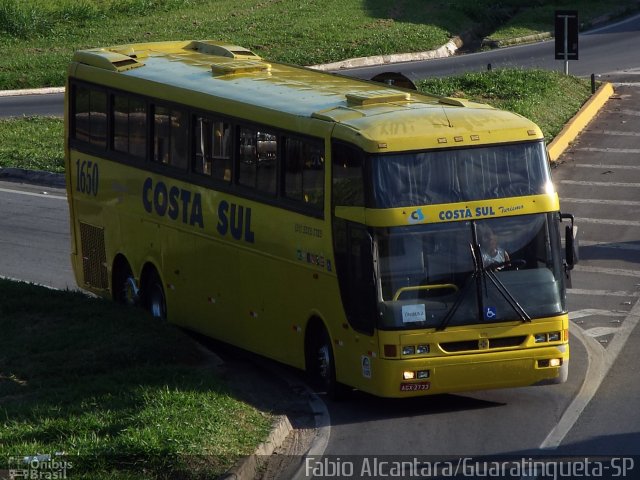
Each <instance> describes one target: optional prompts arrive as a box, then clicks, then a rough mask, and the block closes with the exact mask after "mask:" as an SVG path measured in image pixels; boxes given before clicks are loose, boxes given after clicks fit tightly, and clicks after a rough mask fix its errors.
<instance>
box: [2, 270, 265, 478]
mask: <svg viewBox="0 0 640 480" xmlns="http://www.w3.org/2000/svg"><path fill="white" fill-rule="evenodd" d="M0 299H1V300H0V331H2V336H0V352H1V353H0V357H1V362H0V365H1V367H0V422H1V423H0V425H1V428H0V469H2V468H3V464H4V462H6V461H7V458H8V457H9V456H12V455H15V456H20V457H22V456H25V455H35V454H42V453H49V454H53V453H54V452H65V453H67V454H69V455H73V456H75V458H74V459H73V462H75V463H74V465H75V466H74V469H73V472H71V473H73V474H74V476H73V478H77V477H76V475H78V474H79V473H83V472H84V473H87V475H88V477H87V478H102V477H103V476H104V477H105V478H106V477H108V478H120V474H122V475H123V476H124V477H126V476H127V475H129V474H131V475H132V476H133V477H134V478H142V471H143V469H144V470H145V471H146V472H147V473H148V474H149V475H152V476H155V475H156V474H158V473H159V472H162V471H164V470H166V469H168V470H169V471H171V472H172V473H173V474H175V475H177V474H178V473H180V474H183V475H184V477H180V478H197V477H198V476H199V475H202V476H203V477H205V476H207V478H210V477H211V476H214V475H218V474H220V473H222V472H224V471H225V470H226V469H227V468H229V467H230V466H231V465H232V464H233V462H234V461H235V460H236V459H237V458H238V457H239V456H240V455H246V454H248V453H252V452H253V449H254V448H255V445H256V444H257V443H259V442H260V441H262V440H263V439H264V438H265V436H266V434H267V432H268V431H269V428H270V423H271V418H270V417H269V416H268V415H265V414H263V413H261V412H259V411H257V410H256V409H255V408H253V407H251V406H249V405H247V404H245V403H242V402H239V401H237V400H235V399H234V398H233V396H232V395H231V393H230V391H229V389H228V388H227V387H226V385H225V383H224V382H223V381H221V380H220V378H219V375H218V374H217V373H216V371H215V370H214V369H212V368H211V367H210V366H208V363H207V360H208V359H207V357H206V356H205V355H204V354H202V353H201V352H200V350H199V349H197V347H196V345H195V343H194V342H193V341H192V340H191V339H190V338H189V337H187V336H186V335H185V334H183V333H182V332H181V331H180V330H178V329H176V328H174V327H171V326H169V325H166V324H159V323H157V322H155V321H154V320H153V319H151V318H150V317H149V316H147V315H146V314H144V313H143V312H142V311H139V310H134V309H128V308H124V307H121V306H119V305H116V304H113V303H111V302H107V301H104V300H98V299H92V298H88V297H86V296H84V295H82V294H80V293H72V292H58V291H53V290H49V289H46V288H42V287H36V286H31V285H27V284H22V283H16V282H11V281H7V280H1V279H0ZM109 472H112V473H109ZM117 472H120V474H118V473H117ZM205 474H206V475H205Z"/></svg>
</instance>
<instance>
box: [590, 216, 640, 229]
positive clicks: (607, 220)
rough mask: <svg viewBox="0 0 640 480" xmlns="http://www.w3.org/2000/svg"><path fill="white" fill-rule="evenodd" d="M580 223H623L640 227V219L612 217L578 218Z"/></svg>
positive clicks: (622, 224) (623, 224)
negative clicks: (615, 218) (616, 218)
mask: <svg viewBox="0 0 640 480" xmlns="http://www.w3.org/2000/svg"><path fill="white" fill-rule="evenodd" d="M578 221H579V222H580V223H593V224H596V225H621V226H625V227H640V220H614V219H612V218H583V217H580V218H579V219H578Z"/></svg>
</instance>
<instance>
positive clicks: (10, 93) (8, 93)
mask: <svg viewBox="0 0 640 480" xmlns="http://www.w3.org/2000/svg"><path fill="white" fill-rule="evenodd" d="M52 93H64V87H49V88H28V89H25V90H0V97H17V96H21V95H50V94H52Z"/></svg>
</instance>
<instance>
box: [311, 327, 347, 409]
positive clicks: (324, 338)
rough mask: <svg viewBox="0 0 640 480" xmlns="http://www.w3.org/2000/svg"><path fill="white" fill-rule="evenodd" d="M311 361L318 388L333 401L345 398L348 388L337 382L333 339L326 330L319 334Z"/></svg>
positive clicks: (312, 350)
mask: <svg viewBox="0 0 640 480" xmlns="http://www.w3.org/2000/svg"><path fill="white" fill-rule="evenodd" d="M309 360H310V362H311V365H309V367H310V368H309V370H310V373H311V375H312V377H313V380H314V382H315V383H316V384H317V385H318V387H319V388H321V389H322V390H324V391H325V392H326V393H327V396H328V397H329V398H331V399H332V400H340V399H342V398H344V396H345V394H346V388H345V386H344V385H342V384H341V383H339V382H338V381H337V380H336V363H335V357H334V356H333V347H332V345H331V338H330V337H329V334H328V333H327V331H326V330H325V329H324V328H322V329H319V331H318V332H317V337H316V339H315V342H313V346H312V348H311V352H310V358H309Z"/></svg>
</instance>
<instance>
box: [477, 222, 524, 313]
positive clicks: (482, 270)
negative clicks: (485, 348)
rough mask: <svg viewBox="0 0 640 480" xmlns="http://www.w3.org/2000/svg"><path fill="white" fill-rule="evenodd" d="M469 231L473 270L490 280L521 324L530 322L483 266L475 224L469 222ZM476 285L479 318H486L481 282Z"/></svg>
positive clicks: (513, 298)
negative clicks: (471, 242)
mask: <svg viewBox="0 0 640 480" xmlns="http://www.w3.org/2000/svg"><path fill="white" fill-rule="evenodd" d="M471 231H472V238H473V245H472V246H471V250H472V254H473V262H474V265H475V269H476V270H477V271H479V272H480V273H481V277H482V278H483V279H484V278H488V279H489V280H491V283H493V285H494V286H495V287H496V290H498V293H500V295H501V296H502V298H504V299H505V300H506V301H507V303H508V304H509V306H511V308H513V311H514V312H516V313H517V314H518V316H519V317H520V318H521V319H522V321H523V322H530V321H531V317H530V316H529V314H528V313H527V312H526V311H525V309H524V308H523V307H522V305H520V303H518V300H516V299H515V297H514V296H513V295H511V292H510V291H509V290H508V289H507V287H505V285H504V283H502V281H500V279H499V278H498V277H497V275H496V274H495V273H494V272H493V271H492V270H488V269H487V268H486V267H485V266H484V260H483V259H482V251H481V250H480V244H479V243H478V231H477V227H476V223H475V222H471ZM477 285H478V289H479V290H478V299H479V300H478V306H479V309H480V318H486V317H485V315H484V312H485V309H484V304H483V300H482V299H483V297H482V285H481V282H477Z"/></svg>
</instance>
